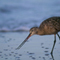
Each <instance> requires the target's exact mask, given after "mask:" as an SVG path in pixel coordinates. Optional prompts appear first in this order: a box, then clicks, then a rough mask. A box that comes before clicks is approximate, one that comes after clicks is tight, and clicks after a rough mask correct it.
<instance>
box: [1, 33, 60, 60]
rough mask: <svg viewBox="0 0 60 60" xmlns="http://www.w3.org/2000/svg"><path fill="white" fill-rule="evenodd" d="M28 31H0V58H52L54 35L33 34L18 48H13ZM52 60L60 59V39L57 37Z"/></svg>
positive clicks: (13, 59) (24, 59) (47, 59)
mask: <svg viewBox="0 0 60 60" xmlns="http://www.w3.org/2000/svg"><path fill="white" fill-rule="evenodd" d="M28 34H29V33H28V32H19V33H18V32H14V33H13V32H8V33H0V60H27V59H28V60H53V58H52V56H51V54H50V52H51V49H52V46H53V41H54V36H53V35H46V36H39V35H34V36H32V37H30V38H29V39H28V41H27V42H26V43H25V44H24V45H23V46H22V47H21V49H19V50H15V49H16V48H17V47H18V46H19V44H21V42H22V41H23V40H24V39H25V38H26V37H27V36H28ZM53 57H54V60H60V41H59V39H58V37H57V41H56V45H55V48H54V52H53Z"/></svg>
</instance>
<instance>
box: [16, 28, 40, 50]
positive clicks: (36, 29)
mask: <svg viewBox="0 0 60 60" xmlns="http://www.w3.org/2000/svg"><path fill="white" fill-rule="evenodd" d="M38 30H39V28H38V27H33V28H31V29H30V34H29V35H28V37H27V38H26V39H25V40H24V41H23V42H22V43H21V44H20V45H19V47H18V48H17V49H19V48H21V47H22V46H23V45H24V43H25V42H26V41H27V40H28V39H29V37H31V36H32V35H34V34H38Z"/></svg>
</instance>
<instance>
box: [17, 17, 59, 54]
mask: <svg viewBox="0 0 60 60" xmlns="http://www.w3.org/2000/svg"><path fill="white" fill-rule="evenodd" d="M59 31H60V17H50V18H48V19H46V20H44V21H43V22H42V23H41V24H40V26H39V27H33V28H31V29H30V34H29V35H28V37H27V38H26V39H25V40H24V41H23V42H22V43H21V44H20V45H19V46H18V47H17V48H16V49H20V48H21V47H22V46H23V45H24V43H25V42H26V41H27V40H28V38H29V37H31V36H32V35H34V34H37V35H51V34H54V43H53V47H52V50H51V54H52V53H53V50H54V46H55V43H56V34H57V36H58V37H59V39H60V36H59V34H58V32H59Z"/></svg>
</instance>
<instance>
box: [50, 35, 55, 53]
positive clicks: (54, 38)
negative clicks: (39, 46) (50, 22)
mask: <svg viewBox="0 0 60 60" xmlns="http://www.w3.org/2000/svg"><path fill="white" fill-rule="evenodd" d="M55 43H56V34H54V44H53V47H52V50H51V54H52V53H53V50H54V46H55Z"/></svg>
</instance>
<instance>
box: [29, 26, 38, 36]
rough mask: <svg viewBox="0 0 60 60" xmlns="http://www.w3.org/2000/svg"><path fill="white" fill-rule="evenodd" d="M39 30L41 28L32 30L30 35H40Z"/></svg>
mask: <svg viewBox="0 0 60 60" xmlns="http://www.w3.org/2000/svg"><path fill="white" fill-rule="evenodd" d="M38 30H39V28H38V27H33V28H31V29H30V35H31V36H32V35H35V34H38Z"/></svg>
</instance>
